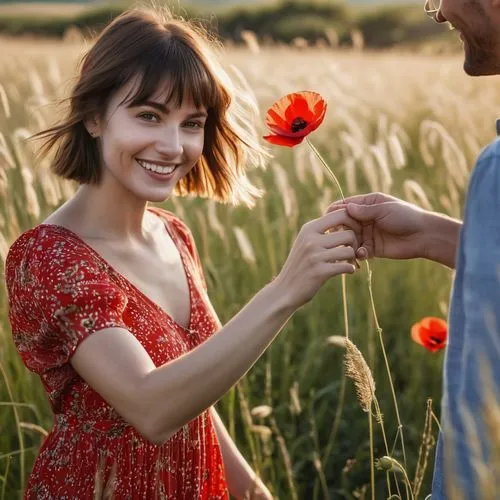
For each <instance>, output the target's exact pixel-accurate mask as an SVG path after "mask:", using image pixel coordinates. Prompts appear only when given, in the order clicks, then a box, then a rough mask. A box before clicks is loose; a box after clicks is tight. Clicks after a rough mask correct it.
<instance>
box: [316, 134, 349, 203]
mask: <svg viewBox="0 0 500 500" xmlns="http://www.w3.org/2000/svg"><path fill="white" fill-rule="evenodd" d="M306 142H307V144H308V145H309V147H310V148H311V149H312V150H313V153H314V154H315V155H316V156H317V157H318V159H319V161H320V162H321V163H322V164H323V166H324V167H325V169H326V171H327V172H328V174H329V175H330V177H331V178H332V179H333V182H335V184H336V185H337V188H338V190H339V191H340V196H341V197H342V202H345V197H344V192H343V191H342V188H341V187H340V183H339V181H338V180H337V177H336V176H335V174H334V173H333V172H332V171H331V170H330V167H329V166H328V165H327V163H326V161H325V160H323V157H322V156H321V155H320V154H319V151H318V150H317V149H316V148H315V147H314V146H313V144H312V142H311V141H310V140H309V137H306Z"/></svg>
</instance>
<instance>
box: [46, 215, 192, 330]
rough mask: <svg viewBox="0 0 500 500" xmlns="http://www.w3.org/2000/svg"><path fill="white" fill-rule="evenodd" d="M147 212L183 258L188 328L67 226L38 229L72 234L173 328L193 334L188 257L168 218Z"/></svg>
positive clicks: (55, 225)
mask: <svg viewBox="0 0 500 500" xmlns="http://www.w3.org/2000/svg"><path fill="white" fill-rule="evenodd" d="M146 210H148V211H149V212H151V213H153V214H155V215H156V216H157V217H158V218H159V219H160V220H161V222H162V224H163V227H164V228H165V230H166V231H167V234H168V235H169V236H170V238H171V240H172V242H173V243H174V246H175V248H176V249H177V251H178V252H179V256H180V258H181V263H182V267H183V270H184V274H185V276H186V281H187V285H188V290H189V319H188V324H187V326H183V325H181V324H180V323H178V322H177V321H176V320H175V319H174V318H173V317H172V316H171V315H170V314H169V313H168V312H167V311H165V309H163V308H162V307H161V306H159V305H158V304H157V303H156V302H155V301H154V300H153V299H151V298H150V297H148V296H147V295H146V294H145V293H144V292H142V291H141V290H140V289H139V288H138V287H137V286H136V285H134V284H133V283H132V282H131V281H130V280H129V279H128V278H126V277H125V276H124V275H123V274H122V273H120V272H118V271H117V270H116V269H115V268H114V267H113V266H112V265H111V264H110V263H109V262H108V261H107V260H106V259H105V258H104V257H103V256H102V255H101V254H100V253H99V252H98V251H97V250H96V249H94V247H92V246H91V245H90V244H88V243H87V242H86V241H85V240H84V239H83V238H81V237H80V236H79V235H78V234H76V233H75V232H74V231H72V230H71V229H69V228H68V227H66V226H62V225H60V224H50V223H49V224H39V225H38V227H43V226H45V227H47V226H48V227H51V226H52V227H55V228H59V229H63V230H64V231H65V232H67V233H68V234H70V235H71V236H72V237H73V238H74V239H76V240H78V241H79V242H80V243H82V244H83V245H84V246H85V247H86V248H88V249H89V250H90V251H91V252H92V254H93V255H95V257H96V258H97V259H98V260H99V261H101V263H103V264H104V265H105V266H106V268H107V269H108V270H109V271H111V272H112V273H113V274H115V275H116V276H117V277H118V278H119V279H121V280H122V281H123V282H125V283H126V284H127V286H129V287H130V288H131V289H132V290H134V291H135V292H136V293H137V294H138V295H139V296H140V297H142V298H143V299H144V300H146V301H147V302H148V303H149V304H151V305H152V306H153V307H154V308H155V309H156V310H158V311H159V312H160V313H161V314H163V315H164V316H165V317H166V318H167V320H169V322H170V323H172V325H173V326H177V327H178V328H180V329H181V330H182V331H183V332H185V333H188V334H190V333H192V330H191V323H192V319H193V304H194V300H193V284H192V282H191V273H190V272H189V268H188V263H187V262H186V257H185V255H184V252H183V251H182V249H181V248H180V244H179V240H178V235H177V234H176V233H175V231H172V230H171V228H170V227H169V224H168V221H167V219H166V217H163V216H162V215H160V214H159V213H158V211H157V210H156V208H155V207H147V208H146Z"/></svg>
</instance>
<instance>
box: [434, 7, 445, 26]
mask: <svg viewBox="0 0 500 500" xmlns="http://www.w3.org/2000/svg"><path fill="white" fill-rule="evenodd" d="M436 22H437V23H446V22H448V20H447V19H446V17H444V15H443V13H442V12H441V9H439V10H438V11H437V12H436Z"/></svg>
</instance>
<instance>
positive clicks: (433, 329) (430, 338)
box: [411, 317, 448, 352]
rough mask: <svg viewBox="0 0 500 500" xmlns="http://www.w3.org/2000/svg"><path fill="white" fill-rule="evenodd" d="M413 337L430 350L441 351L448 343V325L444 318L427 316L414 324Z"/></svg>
mask: <svg viewBox="0 0 500 500" xmlns="http://www.w3.org/2000/svg"><path fill="white" fill-rule="evenodd" d="M411 337H412V339H413V340H414V341H415V342H416V343H417V344H420V345H422V346H424V347H425V348H426V349H428V350H429V351H431V352H435V351H439V350H440V349H443V347H444V346H445V345H446V340H447V337H448V325H447V323H446V321H444V320H443V319H440V318H433V317H426V318H423V319H421V320H420V321H419V322H418V323H415V324H414V325H413V326H412V328H411Z"/></svg>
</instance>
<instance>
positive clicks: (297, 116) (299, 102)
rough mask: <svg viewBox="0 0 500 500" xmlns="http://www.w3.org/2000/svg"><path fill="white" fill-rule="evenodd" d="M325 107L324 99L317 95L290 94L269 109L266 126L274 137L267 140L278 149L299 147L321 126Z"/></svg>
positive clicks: (268, 137) (305, 92)
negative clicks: (281, 147) (278, 147)
mask: <svg viewBox="0 0 500 500" xmlns="http://www.w3.org/2000/svg"><path fill="white" fill-rule="evenodd" d="M326 108H327V105H326V102H325V100H324V99H323V98H322V97H321V96H320V95H319V94H318V93H316V92H310V91H303V92H294V93H293V94H288V95H286V96H285V97H282V98H281V99H280V100H279V101H277V102H275V103H274V104H273V105H272V106H271V107H270V108H269V109H268V111H267V114H266V125H267V127H268V128H269V130H270V131H271V132H272V134H271V135H267V136H265V137H264V139H265V140H266V141H268V142H270V143H271V144H277V145H279V146H288V147H293V146H296V145H297V144H300V143H301V142H302V141H303V140H304V138H305V137H306V136H307V135H309V134H310V133H311V132H313V131H314V130H316V129H317V128H318V127H319V126H320V125H321V123H322V122H323V120H324V118H325V114H326Z"/></svg>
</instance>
